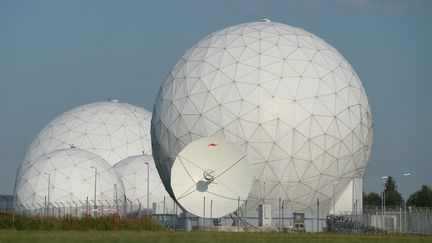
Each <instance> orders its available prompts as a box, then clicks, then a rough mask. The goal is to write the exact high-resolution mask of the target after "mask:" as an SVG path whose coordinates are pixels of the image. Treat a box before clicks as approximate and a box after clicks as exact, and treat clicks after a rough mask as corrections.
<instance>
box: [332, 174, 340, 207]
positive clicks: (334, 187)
mask: <svg viewBox="0 0 432 243" xmlns="http://www.w3.org/2000/svg"><path fill="white" fill-rule="evenodd" d="M338 183H339V181H335V182H333V215H336V185H337V184H338Z"/></svg>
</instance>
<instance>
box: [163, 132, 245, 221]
mask: <svg viewBox="0 0 432 243" xmlns="http://www.w3.org/2000/svg"><path fill="white" fill-rule="evenodd" d="M251 185H252V171H251V166H250V164H249V162H248V161H247V159H246V153H245V152H244V151H242V150H241V149H240V148H239V147H238V146H236V145H235V144H233V143H230V142H228V141H226V140H224V139H222V138H208V137H207V138H202V139H199V140H196V141H194V142H192V143H190V144H188V145H187V146H186V147H185V148H184V149H183V150H182V151H180V153H178V155H177V158H176V160H175V161H174V164H173V166H172V169H171V187H172V189H173V192H174V195H175V197H176V199H177V201H178V202H179V203H180V204H181V205H182V206H183V208H184V209H186V210H187V211H189V212H190V213H193V214H195V215H197V216H199V217H206V218H219V217H222V216H225V215H227V214H229V213H231V212H233V211H235V210H236V209H237V208H238V206H239V203H240V204H242V203H243V202H244V201H245V200H246V199H247V196H248V194H249V191H250V189H251Z"/></svg>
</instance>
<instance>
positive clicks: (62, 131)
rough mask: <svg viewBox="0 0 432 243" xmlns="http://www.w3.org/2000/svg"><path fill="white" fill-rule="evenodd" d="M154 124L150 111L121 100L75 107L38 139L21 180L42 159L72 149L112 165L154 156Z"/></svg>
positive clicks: (23, 164) (29, 152) (24, 162)
mask: <svg viewBox="0 0 432 243" xmlns="http://www.w3.org/2000/svg"><path fill="white" fill-rule="evenodd" d="M150 120H151V113H150V112H148V111H147V110H145V109H143V108H140V107H137V106H133V105H130V104H127V103H122V102H119V101H118V100H111V101H107V102H95V103H90V104H87V105H83V106H78V107H75V108H73V109H71V110H69V111H66V112H65V113H63V114H61V115H59V116H58V117H56V118H55V119H54V120H53V121H51V122H50V123H49V124H48V125H46V126H45V127H44V128H43V129H42V131H41V132H39V134H38V135H37V136H36V138H34V140H33V142H32V143H31V144H30V146H29V147H28V149H27V151H26V153H25V155H24V159H23V160H22V162H21V166H20V168H19V169H18V173H17V177H19V176H20V175H21V173H23V172H24V171H25V170H26V169H27V168H28V167H29V166H30V165H31V164H32V163H33V162H34V161H35V160H36V159H38V157H39V156H41V155H43V154H46V153H49V152H52V151H55V150H58V149H64V148H69V147H70V146H73V147H76V148H80V149H83V150H86V151H89V152H92V153H94V154H96V155H99V156H100V157H101V158H103V159H104V160H106V161H107V162H108V163H109V164H111V165H114V164H115V163H117V162H118V161H120V160H122V159H124V158H127V157H129V156H132V155H139V154H142V153H143V152H144V153H146V154H151V141H150Z"/></svg>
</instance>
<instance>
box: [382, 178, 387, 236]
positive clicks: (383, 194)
mask: <svg viewBox="0 0 432 243" xmlns="http://www.w3.org/2000/svg"><path fill="white" fill-rule="evenodd" d="M381 179H382V180H383V192H382V200H381V210H382V214H381V226H382V228H383V229H384V221H383V216H384V214H385V181H386V180H387V179H388V176H381Z"/></svg>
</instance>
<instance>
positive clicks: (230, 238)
mask: <svg viewBox="0 0 432 243" xmlns="http://www.w3.org/2000/svg"><path fill="white" fill-rule="evenodd" d="M0 242H31V243H36V242H62V243H65V242H74V243H79V242H223V243H228V242H323V243H324V242H349V243H356V242H359V243H360V242H401V243H406V242H432V237H425V236H411V235H352V234H324V233H322V234H286V233H224V232H221V233H209V232H169V231H168V232H154V231H121V232H118V233H116V232H113V231H10V230H2V231H0Z"/></svg>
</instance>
